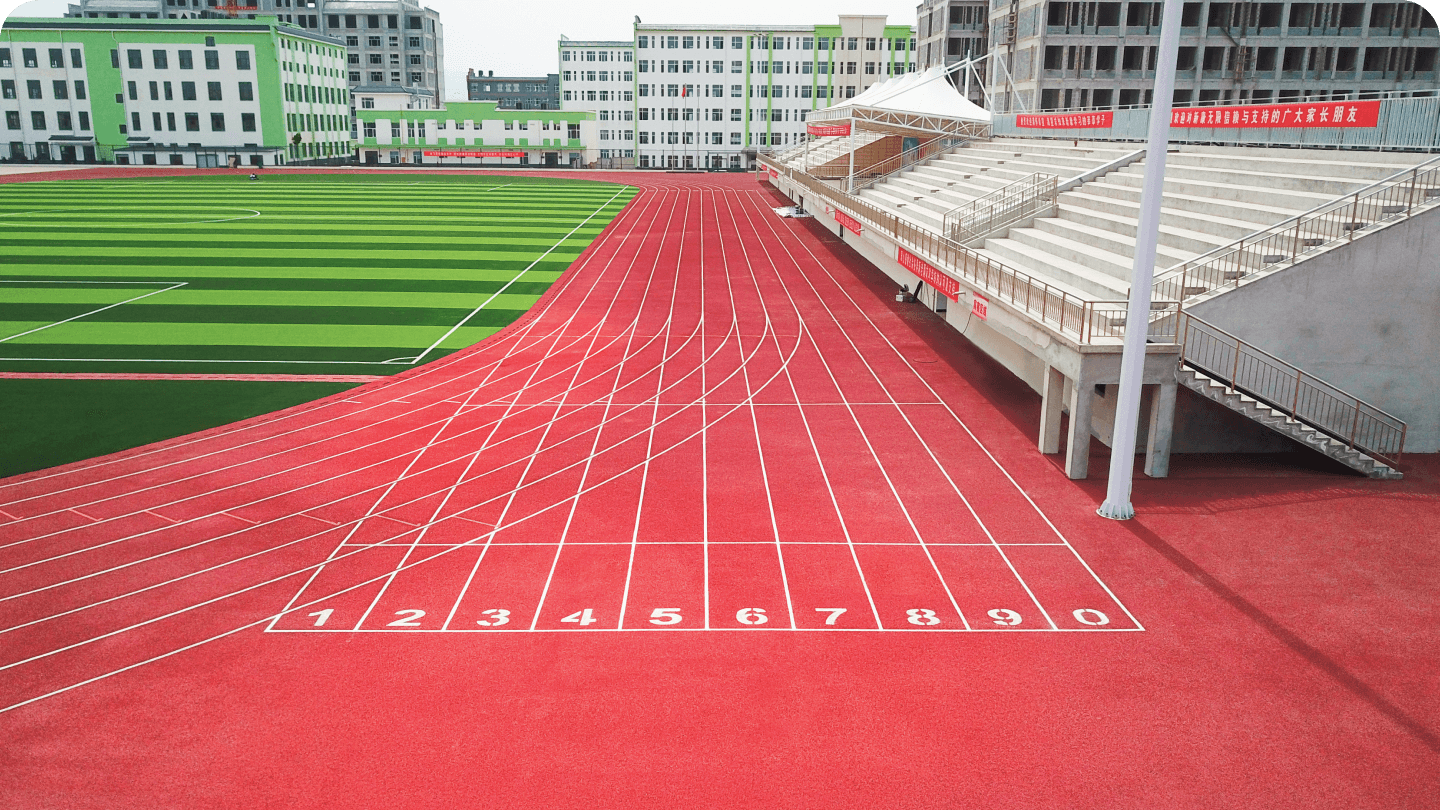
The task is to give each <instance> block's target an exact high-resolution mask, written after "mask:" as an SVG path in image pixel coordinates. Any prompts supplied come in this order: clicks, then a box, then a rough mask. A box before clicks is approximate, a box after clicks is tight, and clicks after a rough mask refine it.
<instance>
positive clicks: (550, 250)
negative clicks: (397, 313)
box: [410, 186, 628, 365]
mask: <svg viewBox="0 0 1440 810" xmlns="http://www.w3.org/2000/svg"><path fill="white" fill-rule="evenodd" d="M627 189H628V187H626V186H621V188H620V190H619V191H617V192H615V193H614V195H612V196H611V197H610V199H608V200H606V201H605V202H603V203H601V204H600V207H599V208H596V209H595V210H594V211H592V212H590V216H588V217H585V218H584V219H583V220H581V221H580V224H579V225H576V226H575V227H573V228H571V229H570V232H569V233H567V234H565V235H564V236H562V237H560V238H559V239H558V240H556V242H555V244H553V245H551V246H550V247H549V248H547V249H546V250H545V252H544V253H541V254H540V255H539V256H537V257H536V258H535V261H533V262H531V263H530V264H529V265H527V266H526V267H525V269H524V270H521V271H520V272H519V273H516V274H515V277H514V278H512V279H510V280H509V281H507V282H505V285H504V286H503V287H501V288H500V289H498V290H496V291H495V292H494V293H492V294H491V295H490V297H489V298H487V299H485V301H484V302H483V303H481V304H480V306H478V307H475V308H474V309H472V310H470V314H469V315H466V316H465V317H463V318H461V319H460V322H459V323H457V324H455V325H454V326H452V327H450V329H449V331H447V332H446V333H445V334H443V335H441V336H440V339H439V340H436V341H435V342H434V343H431V344H430V346H429V348H427V349H425V351H423V352H421V353H420V354H419V355H418V356H417V357H415V358H414V359H412V360H411V361H410V364H411V365H415V364H417V363H419V362H420V361H421V360H424V359H425V355H427V354H429V353H430V352H432V351H434V350H435V347H436V346H439V345H440V344H441V343H444V342H445V339H446V338H448V337H450V336H451V335H453V334H455V330H457V329H459V328H460V327H462V326H464V325H465V324H467V323H469V322H470V319H471V318H473V317H475V315H476V314H477V313H479V312H480V310H482V309H484V308H485V307H486V306H488V305H489V304H490V302H491V301H494V300H495V299H496V297H498V296H499V295H500V294H501V293H503V292H505V291H506V290H508V289H510V285H512V284H514V283H515V282H517V281H519V280H520V277H521V276H523V275H525V274H526V273H528V272H530V268H532V267H534V266H535V265H537V264H539V263H540V262H541V261H542V260H543V259H544V258H545V257H546V256H549V255H550V254H551V253H553V252H555V248H557V247H559V246H560V244H561V243H562V242H564V241H565V240H566V239H569V238H570V237H571V236H573V235H574V234H575V232H576V231H578V230H580V229H581V228H583V227H585V223H587V222H589V221H590V220H592V219H594V218H595V216H596V215H597V214H599V213H600V212H601V211H602V210H604V209H605V207H606V206H608V205H610V203H612V202H615V198H616V197H619V196H620V195H621V194H624V193H625V192H626V190H627Z"/></svg>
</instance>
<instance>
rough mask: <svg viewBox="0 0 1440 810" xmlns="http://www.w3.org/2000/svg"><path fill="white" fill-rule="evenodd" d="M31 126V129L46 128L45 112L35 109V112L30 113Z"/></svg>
mask: <svg viewBox="0 0 1440 810" xmlns="http://www.w3.org/2000/svg"><path fill="white" fill-rule="evenodd" d="M30 128H31V129H44V128H45V113H43V112H40V111H38V110H37V111H35V112H32V113H30Z"/></svg>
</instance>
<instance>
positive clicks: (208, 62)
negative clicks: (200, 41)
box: [205, 51, 220, 70]
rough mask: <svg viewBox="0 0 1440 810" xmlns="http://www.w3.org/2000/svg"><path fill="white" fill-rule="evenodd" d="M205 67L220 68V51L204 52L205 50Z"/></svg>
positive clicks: (207, 68)
mask: <svg viewBox="0 0 1440 810" xmlns="http://www.w3.org/2000/svg"><path fill="white" fill-rule="evenodd" d="M205 69H206V70H219V69H220V52H219V51H206V52H205Z"/></svg>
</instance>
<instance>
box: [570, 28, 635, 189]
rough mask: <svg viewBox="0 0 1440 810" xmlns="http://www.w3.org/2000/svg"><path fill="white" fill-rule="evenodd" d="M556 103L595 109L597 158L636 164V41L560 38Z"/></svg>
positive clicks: (609, 162)
mask: <svg viewBox="0 0 1440 810" xmlns="http://www.w3.org/2000/svg"><path fill="white" fill-rule="evenodd" d="M559 59H560V105H561V107H562V108H563V109H566V110H576V111H585V112H591V113H594V114H595V120H596V121H597V122H598V123H597V132H596V136H597V138H598V139H599V151H598V153H597V160H598V161H599V164H598V165H600V166H602V167H605V168H622V169H628V168H634V166H635V43H634V42H628V41H624V40H617V41H609V40H587V41H581V40H573V39H567V38H565V37H561V38H560V53H559Z"/></svg>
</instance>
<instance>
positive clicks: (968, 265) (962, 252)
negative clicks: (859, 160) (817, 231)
mask: <svg viewBox="0 0 1440 810" xmlns="http://www.w3.org/2000/svg"><path fill="white" fill-rule="evenodd" d="M767 162H768V161H767ZM773 168H774V169H775V170H776V171H777V172H779V173H781V174H783V175H784V176H785V177H786V178H787V179H788V180H789V181H790V182H793V183H796V184H797V185H800V186H804V187H805V188H806V189H807V191H808V192H809V193H813V194H815V195H816V196H818V197H820V198H821V199H824V200H825V201H826V202H828V203H829V204H830V205H832V206H834V207H835V208H836V209H838V210H840V211H842V212H844V213H845V214H846V215H847V216H850V217H853V218H854V219H856V220H857V221H859V222H861V223H862V224H863V225H868V226H870V227H872V228H876V229H877V230H880V231H882V232H884V233H886V234H888V235H889V236H890V237H891V238H892V239H893V240H894V241H895V242H896V243H899V244H904V245H905V246H906V248H907V249H909V250H913V251H915V252H916V254H917V255H919V256H921V257H922V258H924V259H925V260H926V261H928V262H931V263H932V264H934V265H935V267H936V268H937V269H941V270H942V272H945V273H948V274H950V275H953V276H956V277H958V278H963V279H965V280H967V281H968V282H969V283H970V284H972V285H973V286H975V287H977V288H980V289H982V290H984V291H985V292H986V294H987V295H990V296H992V297H994V298H996V299H998V300H1001V301H1005V302H1007V303H1009V304H1010V305H1011V306H1014V307H1016V308H1017V309H1020V310H1022V311H1024V312H1026V313H1028V314H1029V315H1031V316H1032V317H1035V318H1036V320H1038V321H1039V322H1040V323H1042V324H1045V325H1047V326H1050V327H1053V328H1054V329H1055V330H1056V331H1057V332H1060V333H1061V334H1065V335H1069V336H1072V337H1073V338H1074V339H1075V340H1076V342H1078V343H1099V342H1102V341H1103V342H1106V343H1112V344H1115V343H1118V342H1119V341H1120V340H1121V339H1122V338H1123V337H1124V334H1125V321H1126V317H1127V312H1128V309H1129V303H1128V302H1126V301H1088V300H1084V299H1080V298H1076V297H1075V296H1073V295H1070V294H1069V293H1067V292H1065V291H1064V290H1061V289H1059V288H1056V287H1054V286H1051V285H1050V284H1047V283H1045V282H1044V281H1041V280H1040V279H1037V278H1035V277H1033V276H1031V275H1029V274H1027V273H1024V272H1022V271H1020V270H1017V269H1015V268H1013V267H1010V266H1008V265H1006V264H1005V263H1003V262H1000V261H997V260H995V259H992V258H990V257H987V256H982V255H981V254H979V253H978V252H976V251H974V250H971V249H970V248H968V247H966V246H965V245H962V244H960V243H959V242H956V241H954V240H952V239H947V238H946V237H945V236H943V235H941V234H938V233H935V232H934V231H930V230H928V229H926V228H922V227H920V226H918V225H916V224H914V223H912V222H909V221H908V220H903V219H901V218H900V217H898V216H896V215H895V214H891V213H889V212H886V211H883V210H881V209H879V208H877V207H875V206H873V205H870V204H869V203H867V202H865V201H863V200H861V199H858V198H856V197H853V196H850V195H848V194H845V193H844V192H841V191H839V190H837V189H835V188H832V187H830V186H828V185H826V184H825V183H823V182H821V181H820V180H819V179H817V178H814V177H811V176H810V175H808V174H806V173H804V172H796V171H793V170H791V169H788V168H786V167H783V166H774V167H773ZM811 207H813V205H812V206H811ZM1178 314H1179V309H1178V304H1175V303H1173V302H1170V303H1160V304H1156V305H1155V308H1154V309H1153V310H1152V312H1151V313H1150V318H1149V323H1148V324H1147V329H1148V331H1149V333H1150V337H1151V339H1152V340H1153V341H1154V342H1157V343H1169V342H1173V339H1174V335H1175V327H1176V325H1177V323H1178V320H1177V318H1176V316H1177V315H1178Z"/></svg>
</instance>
